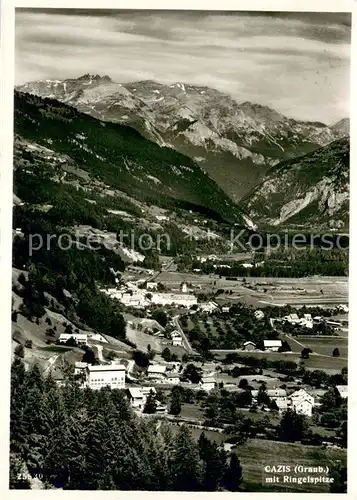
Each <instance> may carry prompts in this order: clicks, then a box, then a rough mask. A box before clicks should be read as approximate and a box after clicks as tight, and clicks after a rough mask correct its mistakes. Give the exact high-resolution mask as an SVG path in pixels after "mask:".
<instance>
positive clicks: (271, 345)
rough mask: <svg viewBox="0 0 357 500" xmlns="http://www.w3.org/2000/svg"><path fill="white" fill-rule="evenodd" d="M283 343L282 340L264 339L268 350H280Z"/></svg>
mask: <svg viewBox="0 0 357 500" xmlns="http://www.w3.org/2000/svg"><path fill="white" fill-rule="evenodd" d="M281 345H282V343H281V340H264V348H265V349H266V350H267V351H278V350H279V347H281Z"/></svg>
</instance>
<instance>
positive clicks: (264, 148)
mask: <svg viewBox="0 0 357 500" xmlns="http://www.w3.org/2000/svg"><path fill="white" fill-rule="evenodd" d="M17 89H18V90H19V91H21V92H25V93H31V94H35V95H38V96H40V97H45V98H46V97H47V98H51V99H56V100H58V101H61V102H63V103H66V104H69V105H70V106H73V107H75V108H76V109H78V110H79V111H81V112H84V113H86V114H89V115H91V116H92V117H94V118H97V119H99V120H101V121H103V122H107V121H110V122H114V123H120V124H126V125H129V126H131V127H133V128H134V129H136V130H137V131H139V132H140V134H142V135H143V136H144V137H145V138H147V139H149V140H151V141H153V142H155V143H157V144H158V145H160V146H162V147H169V148H173V149H175V150H177V151H179V152H181V153H183V154H184V155H186V156H189V157H190V158H192V159H193V160H194V161H195V163H197V164H199V165H200V167H201V168H202V170H204V171H205V172H207V173H208V174H209V176H210V177H211V178H212V179H213V180H215V181H216V183H217V184H218V185H219V186H220V187H221V188H222V189H223V190H224V191H225V193H226V194H228V195H229V197H230V198H231V199H232V200H233V201H235V202H238V201H239V200H240V199H242V198H243V197H245V196H247V195H248V193H249V192H250V191H251V190H252V189H253V188H254V187H255V186H256V185H257V184H258V183H259V182H260V181H262V179H263V178H264V175H265V174H266V173H267V172H268V171H269V170H270V168H271V167H273V166H275V165H276V164H278V163H279V162H280V161H282V160H289V159H291V158H295V157H297V156H301V155H304V154H305V153H309V152H312V151H314V150H316V149H318V148H320V147H321V146H326V145H327V144H329V143H331V142H333V141H335V140H338V139H340V138H342V137H344V136H346V135H348V134H349V119H343V120H341V121H340V122H338V123H336V124H335V125H332V126H327V125H325V124H323V123H319V122H308V121H298V120H294V119H292V118H288V117H286V116H283V115H282V114H280V113H278V112H277V111H275V110H273V109H270V108H269V107H266V106H262V105H259V104H254V103H251V102H242V103H238V102H237V101H235V100H234V99H232V98H231V97H230V96H229V95H228V94H225V93H222V92H219V91H218V90H215V89H212V88H209V87H205V86H195V85H188V84H184V83H173V84H171V85H164V84H161V83H157V82H154V81H139V82H133V83H126V84H123V83H116V82H114V81H113V80H112V79H111V78H110V77H109V76H100V75H89V74H86V75H83V76H81V77H80V78H77V79H66V80H40V81H35V82H29V83H26V84H24V85H22V86H19V87H18V88H17Z"/></svg>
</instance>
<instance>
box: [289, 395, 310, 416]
mask: <svg viewBox="0 0 357 500" xmlns="http://www.w3.org/2000/svg"><path fill="white" fill-rule="evenodd" d="M290 402H291V407H292V409H294V410H295V411H296V413H299V414H301V415H306V416H307V417H311V415H312V409H313V407H314V405H315V398H314V397H313V396H311V394H309V393H308V392H306V391H305V389H299V390H298V391H295V392H293V393H292V394H291V395H290Z"/></svg>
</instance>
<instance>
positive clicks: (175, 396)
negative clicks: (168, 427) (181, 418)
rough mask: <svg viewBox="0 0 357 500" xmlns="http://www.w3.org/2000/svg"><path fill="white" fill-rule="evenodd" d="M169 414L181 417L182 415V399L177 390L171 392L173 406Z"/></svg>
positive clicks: (171, 405)
mask: <svg viewBox="0 0 357 500" xmlns="http://www.w3.org/2000/svg"><path fill="white" fill-rule="evenodd" d="M169 413H170V414H171V415H180V413H181V397H180V393H179V391H177V390H175V388H174V389H173V390H172V391H171V404H170V410H169Z"/></svg>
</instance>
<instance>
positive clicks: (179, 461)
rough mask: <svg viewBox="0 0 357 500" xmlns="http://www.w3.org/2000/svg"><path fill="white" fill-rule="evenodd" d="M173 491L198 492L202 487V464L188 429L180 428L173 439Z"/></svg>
mask: <svg viewBox="0 0 357 500" xmlns="http://www.w3.org/2000/svg"><path fill="white" fill-rule="evenodd" d="M173 470H174V471H175V472H174V485H173V486H174V489H175V490H178V491H198V490H200V489H201V487H202V480H203V464H202V461H201V459H200V455H199V450H198V446H197V444H196V443H195V441H194V439H193V438H192V435H191V433H190V431H189V429H188V428H187V427H186V426H182V427H180V430H179V432H178V434H177V436H176V439H175V451H174V457H173Z"/></svg>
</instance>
